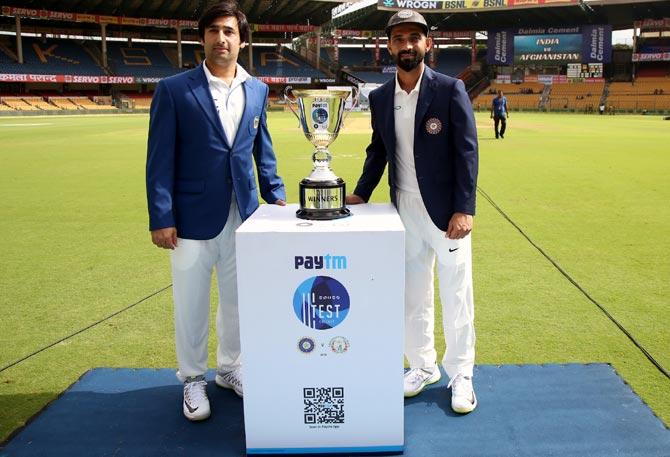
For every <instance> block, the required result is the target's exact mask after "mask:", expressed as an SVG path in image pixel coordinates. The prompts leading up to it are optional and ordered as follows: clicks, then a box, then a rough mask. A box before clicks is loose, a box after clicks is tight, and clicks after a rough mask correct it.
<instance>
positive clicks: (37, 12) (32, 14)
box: [0, 6, 198, 28]
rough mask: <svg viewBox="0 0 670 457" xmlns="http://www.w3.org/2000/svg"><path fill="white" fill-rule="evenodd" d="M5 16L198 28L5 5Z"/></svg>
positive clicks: (181, 22) (171, 22)
mask: <svg viewBox="0 0 670 457" xmlns="http://www.w3.org/2000/svg"><path fill="white" fill-rule="evenodd" d="M0 11H1V12H2V15H3V16H18V17H27V18H30V19H48V20H60V21H72V22H91V23H95V24H123V25H141V26H145V25H150V26H155V27H184V28H198V22H197V21H188V20H169V19H149V18H135V17H119V16H105V15H99V14H80V13H68V12H63V11H49V10H41V9H33V8H12V7H7V6H3V7H2V9H1V10H0Z"/></svg>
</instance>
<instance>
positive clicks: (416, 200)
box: [347, 10, 478, 413]
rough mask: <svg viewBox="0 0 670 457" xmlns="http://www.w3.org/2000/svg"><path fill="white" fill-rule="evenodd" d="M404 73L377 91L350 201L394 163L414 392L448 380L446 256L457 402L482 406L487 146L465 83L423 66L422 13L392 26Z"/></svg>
mask: <svg viewBox="0 0 670 457" xmlns="http://www.w3.org/2000/svg"><path fill="white" fill-rule="evenodd" d="M386 33H387V35H388V37H389V41H388V48H389V52H390V53H391V55H392V57H393V58H394V60H395V62H396V66H397V73H396V75H397V76H396V78H394V79H393V80H391V81H388V82H387V83H386V84H384V85H383V86H381V87H379V88H378V89H376V90H374V91H372V92H371V93H370V97H369V98H370V110H371V112H372V140H371V142H370V145H369V146H368V148H367V158H366V159H365V164H364V165H363V172H362V175H361V177H360V179H359V181H358V184H357V185H356V189H355V190H354V193H353V194H352V195H349V196H347V203H348V204H356V203H364V202H367V201H368V199H369V198H370V196H371V195H372V192H373V190H374V188H375V187H376V186H377V184H378V183H379V180H380V179H381V177H382V175H383V173H384V169H385V167H386V164H388V167H389V170H388V179H389V186H390V190H391V200H392V201H393V203H394V204H395V205H396V207H397V208H398V213H399V214H400V217H401V219H402V221H403V224H404V225H405V275H406V279H405V356H406V357H407V360H408V361H409V365H410V369H409V370H408V371H407V372H406V373H405V381H404V384H405V385H404V390H405V396H406V397H411V396H414V395H417V394H419V393H420V392H421V391H422V390H423V388H424V387H425V386H426V385H428V384H432V383H435V382H437V381H438V380H439V379H440V376H441V375H440V370H439V368H438V367H437V364H436V359H437V354H436V351H435V342H434V334H433V333H434V332H433V326H434V308H435V305H434V297H433V290H434V289H433V283H434V279H433V269H434V265H435V259H436V258H437V261H438V277H439V283H440V297H441V301H442V312H443V327H444V333H445V338H446V342H447V351H446V353H445V355H444V358H443V359H442V365H443V367H444V369H445V371H446V373H447V375H448V376H449V378H450V382H449V386H450V387H451V392H452V394H451V407H452V408H453V410H454V411H456V412H459V413H468V412H470V411H472V410H473V409H474V408H475V407H476V406H477V398H476V396H475V392H474V389H473V387H472V371H473V367H474V358H475V329H474V323H473V321H474V300H473V292H472V250H471V244H470V231H471V230H472V223H473V215H474V214H475V192H476V186H477V169H478V146H477V132H476V129H475V120H474V116H473V113H472V106H471V104H470V100H469V98H468V95H467V93H466V91H465V87H464V85H463V82H462V81H460V80H458V79H454V78H451V77H449V76H445V75H442V74H440V73H437V72H434V71H433V70H431V69H430V68H428V67H427V66H425V65H424V63H423V60H424V56H425V54H426V52H427V51H428V50H430V48H431V46H432V40H431V38H429V37H428V25H427V23H426V20H425V19H424V18H423V16H421V15H420V14H419V13H417V12H415V11H411V10H403V11H399V12H398V13H396V14H395V15H393V16H392V17H391V19H390V20H389V22H388V25H387V27H386Z"/></svg>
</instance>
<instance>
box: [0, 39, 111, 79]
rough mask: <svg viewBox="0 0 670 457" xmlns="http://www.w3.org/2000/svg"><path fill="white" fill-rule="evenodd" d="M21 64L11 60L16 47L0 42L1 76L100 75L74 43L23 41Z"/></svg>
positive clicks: (38, 40) (91, 61) (80, 47)
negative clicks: (9, 74) (22, 74)
mask: <svg viewBox="0 0 670 457" xmlns="http://www.w3.org/2000/svg"><path fill="white" fill-rule="evenodd" d="M22 44H23V60H24V63H22V64H21V63H18V62H17V61H16V59H15V58H14V56H12V55H8V54H7V51H10V52H11V53H13V54H15V52H16V43H15V42H14V43H12V41H11V40H3V41H2V46H0V66H2V70H3V71H2V72H3V73H25V74H51V75H53V74H69V75H72V74H76V75H86V76H98V75H104V74H105V71H104V70H103V69H102V68H100V66H98V64H97V63H96V62H95V60H94V59H93V57H91V56H90V55H89V54H88V53H87V52H86V50H85V49H84V47H83V46H81V44H79V43H78V42H76V41H74V40H56V39H48V40H41V39H37V38H31V37H26V38H23V40H22Z"/></svg>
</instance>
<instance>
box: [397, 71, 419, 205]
mask: <svg viewBox="0 0 670 457" xmlns="http://www.w3.org/2000/svg"><path fill="white" fill-rule="evenodd" d="M424 69H425V67H424ZM422 79H423V71H421V76H419V80H418V81H417V82H416V86H414V89H412V90H411V91H410V93H409V94H408V93H407V92H405V91H404V90H403V89H402V88H401V87H400V83H399V82H398V74H397V73H396V77H395V96H394V97H393V116H394V118H395V144H396V146H395V160H396V186H397V187H398V189H399V190H401V191H404V192H415V193H419V183H418V181H417V180H416V168H415V167H414V117H415V116H416V103H417V101H418V100H419V89H420V88H421V80H422Z"/></svg>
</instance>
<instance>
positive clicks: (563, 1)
mask: <svg viewBox="0 0 670 457" xmlns="http://www.w3.org/2000/svg"><path fill="white" fill-rule="evenodd" d="M571 3H579V0H509V6H515V7H524V6H525V7H533V6H547V5H558V6H561V5H570V4H571Z"/></svg>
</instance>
